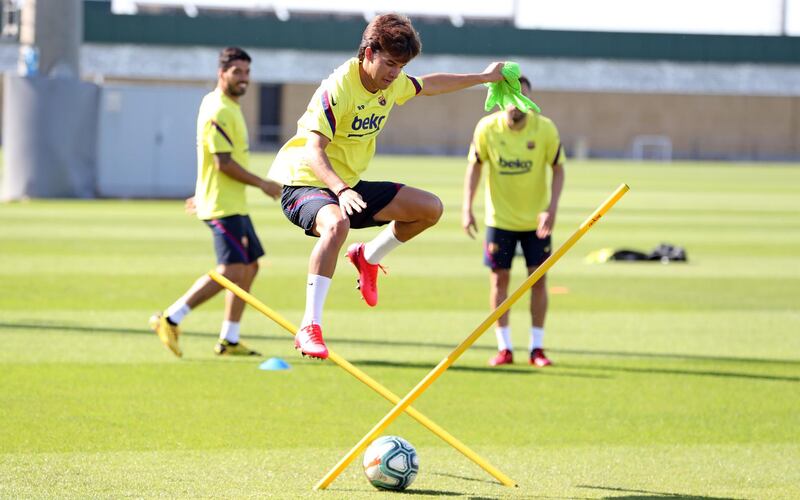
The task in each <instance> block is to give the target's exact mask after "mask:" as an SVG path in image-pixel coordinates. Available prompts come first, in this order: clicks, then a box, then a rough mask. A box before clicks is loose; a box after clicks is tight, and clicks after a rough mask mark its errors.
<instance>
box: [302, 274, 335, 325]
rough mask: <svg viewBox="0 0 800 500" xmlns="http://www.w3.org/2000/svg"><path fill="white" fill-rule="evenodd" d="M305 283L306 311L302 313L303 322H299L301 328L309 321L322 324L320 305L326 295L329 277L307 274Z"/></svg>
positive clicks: (309, 322) (322, 303)
mask: <svg viewBox="0 0 800 500" xmlns="http://www.w3.org/2000/svg"><path fill="white" fill-rule="evenodd" d="M307 283H308V285H307V286H306V312H305V314H304V315H303V322H302V323H301V324H300V327H301V328H302V327H304V326H306V325H310V324H311V323H316V324H318V325H321V324H322V307H323V306H324V305H325V298H326V297H327V296H328V288H330V286H331V279H330V278H328V277H325V276H320V275H318V274H309V275H308V281H307Z"/></svg>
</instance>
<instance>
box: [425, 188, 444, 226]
mask: <svg viewBox="0 0 800 500" xmlns="http://www.w3.org/2000/svg"><path fill="white" fill-rule="evenodd" d="M421 212H422V213H421V219H422V221H423V222H426V223H427V224H428V225H429V226H432V225H434V224H436V223H437V222H439V219H441V218H442V214H443V213H444V204H442V200H440V199H439V197H438V196H436V195H435V194H430V193H429V194H428V197H427V199H426V200H425V203H424V204H423V206H422V210H421Z"/></svg>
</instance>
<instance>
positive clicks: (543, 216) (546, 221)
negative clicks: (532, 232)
mask: <svg viewBox="0 0 800 500" xmlns="http://www.w3.org/2000/svg"><path fill="white" fill-rule="evenodd" d="M538 220H539V224H538V226H537V227H536V236H537V237H539V238H540V239H541V238H547V237H548V236H550V233H552V232H553V225H554V224H555V223H556V214H555V213H554V212H550V211H545V212H542V213H540V214H539V219H538Z"/></svg>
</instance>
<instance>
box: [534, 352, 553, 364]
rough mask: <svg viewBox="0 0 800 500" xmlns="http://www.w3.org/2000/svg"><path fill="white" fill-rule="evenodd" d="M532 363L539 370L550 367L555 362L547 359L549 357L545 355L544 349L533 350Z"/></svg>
mask: <svg viewBox="0 0 800 500" xmlns="http://www.w3.org/2000/svg"><path fill="white" fill-rule="evenodd" d="M530 363H531V364H532V365H533V366H538V367H539V368H542V367H545V366H550V365H552V364H553V362H552V361H550V360H549V359H547V356H545V355H544V349H534V350H532V351H531V360H530Z"/></svg>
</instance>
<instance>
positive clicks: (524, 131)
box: [462, 77, 564, 367]
mask: <svg viewBox="0 0 800 500" xmlns="http://www.w3.org/2000/svg"><path fill="white" fill-rule="evenodd" d="M519 80H520V83H521V86H522V93H523V94H524V95H526V96H528V97H530V91H531V84H530V81H529V80H528V79H527V78H525V77H522V78H520V79H519ZM468 161H469V164H468V167H467V173H466V177H465V179H464V204H463V213H462V225H463V227H464V231H466V233H467V234H468V235H469V236H470V238H474V237H475V236H474V231H477V229H478V227H477V224H476V223H475V216H474V215H473V213H472V199H473V198H474V196H475V190H476V189H477V188H478V182H479V181H480V178H481V170H482V167H483V166H484V165H485V166H486V167H487V170H488V180H487V182H486V198H485V200H486V201H485V203H486V214H485V215H486V218H485V222H486V243H485V246H484V264H486V266H488V267H489V269H490V270H491V274H490V289H489V306H490V307H491V310H495V309H497V307H498V306H499V305H500V304H502V303H503V301H504V300H506V298H507V297H508V282H509V277H510V274H511V272H510V271H511V260H512V258H513V257H514V253H515V251H516V248H517V242H519V244H520V245H521V247H522V252H523V253H524V254H525V263H526V264H527V266H528V274H529V275H530V274H531V273H533V272H534V271H535V270H536V268H537V267H539V265H541V264H542V263H543V262H544V261H545V259H547V257H549V256H550V234H551V233H552V231H553V225H554V224H555V221H556V211H557V210H558V200H559V198H560V197H561V190H562V188H563V187H564V166H563V164H564V151H563V148H562V147H561V141H560V139H559V135H558V129H556V126H555V124H554V123H553V122H552V121H550V119H548V118H546V117H545V116H542V115H541V114H537V113H536V112H534V111H530V112H528V113H523V112H522V111H520V110H518V109H517V108H515V107H509V108H507V109H506V110H504V111H498V112H496V113H493V114H491V115H489V116H486V117H484V118H483V119H481V121H479V122H478V125H477V126H476V127H475V135H474V137H473V141H472V146H471V148H470V152H469V157H468ZM548 169H552V174H551V175H550V177H551V182H550V186H548V184H547V178H548V172H547V170H548ZM545 278H546V277H545V276H542V277H541V279H540V280H539V281H537V282H536V283H535V284H534V285H533V288H532V289H531V306H530V309H531V324H532V327H531V334H530V344H529V351H530V363H531V364H532V365H534V366H539V367H542V366H548V365H550V364H551V363H550V360H549V359H547V356H545V354H544V348H543V339H544V319H545V314H546V313H547V286H546V281H545ZM495 333H496V335H497V349H498V351H499V352H498V353H497V355H496V356H495V357H493V358H492V359H490V360H489V364H490V365H491V366H497V365H504V364H509V363H513V362H514V358H513V353H512V351H513V349H512V347H511V328H510V327H509V324H508V312H506V313H505V314H503V315H502V316H501V317H500V319H498V320H497V327H496V330H495Z"/></svg>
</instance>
